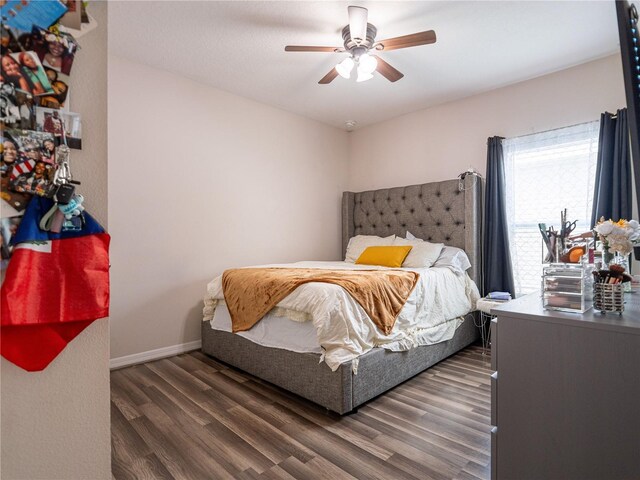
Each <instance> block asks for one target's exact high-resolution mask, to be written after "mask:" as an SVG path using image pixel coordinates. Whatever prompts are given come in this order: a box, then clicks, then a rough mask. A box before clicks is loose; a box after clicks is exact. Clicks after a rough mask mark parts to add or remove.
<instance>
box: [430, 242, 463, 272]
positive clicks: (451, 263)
mask: <svg viewBox="0 0 640 480" xmlns="http://www.w3.org/2000/svg"><path fill="white" fill-rule="evenodd" d="M433 266H434V267H445V268H449V269H451V270H452V271H453V272H454V273H455V274H457V275H464V272H466V271H467V270H469V269H470V268H471V262H470V261H469V257H467V254H466V253H465V251H464V250H462V249H461V248H456V247H449V246H445V247H444V248H443V249H442V252H440V256H439V257H438V259H437V260H436V262H435V263H434V264H433Z"/></svg>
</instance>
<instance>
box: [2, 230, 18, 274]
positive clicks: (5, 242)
mask: <svg viewBox="0 0 640 480" xmlns="http://www.w3.org/2000/svg"><path fill="white" fill-rule="evenodd" d="M21 220H22V217H7V218H2V219H0V250H1V255H0V257H1V258H2V263H1V268H2V269H3V270H4V269H5V268H6V267H7V263H8V262H7V261H8V260H9V258H11V252H12V251H13V246H12V245H11V238H12V237H13V236H14V235H15V233H16V232H17V231H18V226H19V225H20V221H21Z"/></svg>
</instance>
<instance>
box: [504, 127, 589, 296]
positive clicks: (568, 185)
mask: <svg viewBox="0 0 640 480" xmlns="http://www.w3.org/2000/svg"><path fill="white" fill-rule="evenodd" d="M598 136H599V122H590V123H584V124H581V125H576V126H573V127H567V128H560V129H558V130H552V131H549V132H543V133H536V134H532V135H525V136H522V137H516V138H510V139H505V140H504V142H503V146H504V160H505V181H506V204H507V222H508V224H509V239H510V245H511V257H512V258H511V261H512V263H513V272H514V277H515V278H514V281H515V287H516V295H521V294H526V293H530V292H532V291H536V290H538V289H539V288H540V281H541V280H540V276H541V274H542V262H543V259H544V255H545V254H546V248H545V247H544V244H543V242H542V237H541V235H540V231H539V229H538V224H539V223H545V224H546V225H547V228H548V227H551V226H553V227H555V229H556V230H559V228H560V213H561V212H562V211H563V210H564V209H565V208H566V209H567V220H571V221H573V220H578V223H577V226H576V229H575V231H574V234H577V233H582V232H586V231H588V230H589V229H590V228H591V226H590V225H589V224H590V222H591V206H592V204H593V188H594V183H595V174H596V163H597V156H598Z"/></svg>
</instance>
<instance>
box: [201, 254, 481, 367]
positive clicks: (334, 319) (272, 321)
mask: <svg viewBox="0 0 640 480" xmlns="http://www.w3.org/2000/svg"><path fill="white" fill-rule="evenodd" d="M268 266H269V267H274V266H278V267H289V268H296V267H297V268H324V269H327V268H328V269H336V270H345V269H347V270H364V269H368V270H370V269H384V268H385V267H372V266H368V265H367V266H363V265H354V264H352V263H347V262H297V263H293V264H286V265H268ZM405 270H410V271H415V272H418V273H420V279H419V281H418V284H417V285H416V288H415V289H414V291H413V292H412V294H411V296H410V297H409V299H408V300H407V302H406V304H405V306H404V307H403V309H402V311H401V312H400V314H399V315H398V318H397V320H396V323H395V325H394V328H393V330H392V331H391V333H390V334H389V335H384V334H383V333H382V332H381V331H380V330H379V329H378V328H377V327H376V326H375V324H373V322H372V321H371V319H369V317H368V316H367V314H366V313H365V312H364V310H363V309H362V307H361V306H360V305H359V304H358V303H357V302H356V301H355V300H353V298H351V297H350V296H349V295H348V294H347V292H346V291H345V290H344V289H342V288H341V287H339V286H338V285H333V284H327V283H316V282H313V283H308V284H305V285H301V286H300V287H298V288H297V289H296V290H295V291H294V292H293V293H291V294H290V295H289V296H287V297H286V298H285V299H283V300H282V301H281V302H280V303H279V304H278V306H277V307H276V308H275V309H274V310H272V311H271V312H270V313H269V314H267V315H266V316H265V317H264V318H263V319H262V320H261V321H260V322H258V323H257V324H256V325H255V326H254V327H253V328H251V329H250V330H248V331H246V332H240V333H238V335H241V336H243V337H245V338H247V339H248V340H251V341H252V342H254V343H257V344H259V345H263V346H267V347H272V348H282V349H286V350H290V351H293V352H298V353H306V352H311V353H322V357H321V359H322V360H324V361H325V362H326V363H327V365H328V366H329V367H330V368H331V369H332V370H336V369H337V368H338V367H339V366H340V365H341V364H342V363H345V362H348V361H352V360H354V361H355V362H354V368H357V358H358V357H359V356H360V355H362V354H364V353H366V352H368V351H370V350H371V349H373V348H375V347H382V348H385V349H387V350H391V351H405V350H409V349H412V348H414V347H417V346H421V345H432V344H435V343H439V342H443V341H446V340H449V339H451V338H452V337H453V335H454V333H455V331H456V329H457V328H458V327H459V326H460V325H461V324H462V322H463V316H464V315H466V314H467V313H468V312H470V311H472V310H474V309H475V302H476V301H477V300H478V299H479V294H478V289H477V287H476V285H475V284H474V283H473V281H472V280H471V279H470V278H469V277H468V275H466V274H465V275H456V274H455V273H453V272H452V271H451V270H449V269H448V268H424V269H415V268H412V269H405ZM204 319H205V321H209V322H210V323H211V327H212V328H214V329H217V330H222V331H231V319H230V316H229V312H228V310H227V308H226V305H225V304H224V296H223V294H222V286H221V281H220V277H218V278H216V279H214V280H213V281H212V282H211V283H210V284H209V286H208V295H207V297H206V298H205V310H204Z"/></svg>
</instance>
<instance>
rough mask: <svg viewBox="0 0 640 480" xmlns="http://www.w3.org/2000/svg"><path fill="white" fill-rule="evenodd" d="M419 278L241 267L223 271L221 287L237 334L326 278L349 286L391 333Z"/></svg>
mask: <svg viewBox="0 0 640 480" xmlns="http://www.w3.org/2000/svg"><path fill="white" fill-rule="evenodd" d="M419 277H420V274H418V273H416V272H407V271H404V270H344V271H343V270H323V269H315V268H238V269H233V270H226V271H225V272H224V273H223V274H222V288H223V293H224V299H225V302H226V303H227V308H228V309H229V313H230V314H231V324H232V330H233V331H234V332H242V331H244V330H249V329H250V328H251V327H253V326H254V325H255V324H256V323H258V321H259V320H260V319H261V318H262V317H264V316H265V315H266V314H267V313H268V312H269V310H271V309H272V308H273V307H275V306H276V305H277V304H278V303H279V302H280V301H281V300H282V299H283V298H285V297H286V296H287V295H289V294H290V293H291V292H293V291H294V290H295V289H296V288H297V287H298V286H300V285H302V284H304V283H309V282H325V283H333V284H336V285H340V286H341V287H342V288H344V289H345V290H346V291H347V292H348V293H349V294H350V295H351V296H352V297H353V298H354V299H355V300H356V301H357V302H358V303H359V304H360V306H361V307H362V308H363V309H364V311H365V312H366V313H367V315H369V318H371V320H372V321H373V322H374V323H375V324H376V325H377V326H378V328H380V330H381V331H382V332H384V334H385V335H388V334H389V333H391V329H392V328H393V325H394V324H395V322H396V318H397V317H398V314H399V313H400V310H402V307H403V306H404V304H405V302H406V301H407V299H408V298H409V295H411V292H412V291H413V289H414V287H415V286H416V283H417V282H418V278H419Z"/></svg>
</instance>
